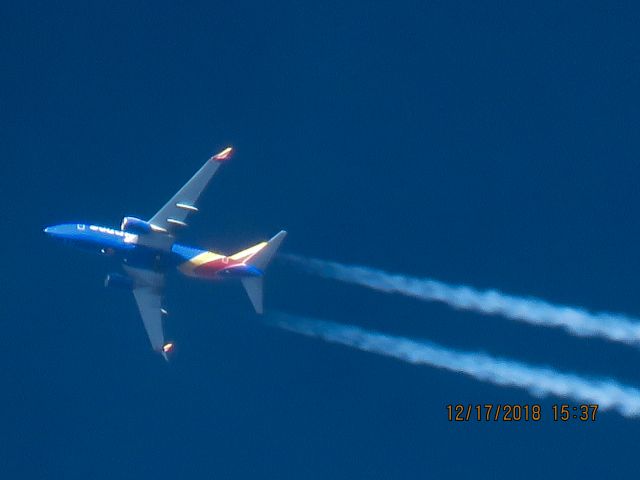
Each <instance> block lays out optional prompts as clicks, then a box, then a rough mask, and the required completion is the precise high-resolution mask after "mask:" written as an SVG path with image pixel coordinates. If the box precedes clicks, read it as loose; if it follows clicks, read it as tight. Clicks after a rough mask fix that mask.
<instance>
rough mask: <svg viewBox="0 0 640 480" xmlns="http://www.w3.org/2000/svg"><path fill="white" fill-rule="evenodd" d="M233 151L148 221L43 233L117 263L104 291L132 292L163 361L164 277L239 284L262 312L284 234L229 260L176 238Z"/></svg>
mask: <svg viewBox="0 0 640 480" xmlns="http://www.w3.org/2000/svg"><path fill="white" fill-rule="evenodd" d="M232 153H233V149H232V147H227V148H225V149H224V150H222V151H221V152H220V153H218V154H216V155H213V156H212V157H211V158H210V159H209V160H207V162H205V164H204V165H203V166H202V167H201V168H200V169H199V170H198V171H197V172H196V174H195V175H194V176H193V177H191V179H190V180H189V181H188V182H187V183H186V184H185V185H184V186H183V187H182V188H181V189H180V190H178V193H176V194H175V195H174V196H173V197H171V199H170V200H169V201H168V202H167V203H166V204H165V205H164V206H163V207H162V208H161V209H160V210H158V212H157V213H156V214H155V215H153V216H152V217H151V218H150V219H149V220H146V221H145V220H141V219H139V218H136V217H128V216H127V217H124V218H123V220H122V223H121V225H120V229H115V228H109V227H103V226H100V225H91V224H84V223H65V224H60V225H53V226H50V227H47V228H45V229H44V232H45V233H46V234H47V235H49V236H51V237H53V238H56V239H60V240H63V241H64V242H65V243H69V244H71V245H73V246H76V247H80V248H82V249H84V250H89V251H93V252H96V253H100V254H101V255H105V256H110V257H114V258H117V259H119V260H121V261H122V267H123V269H124V271H125V274H124V275H123V274H121V273H110V274H108V275H107V276H106V278H105V280H104V285H105V287H114V288H122V289H126V290H131V291H132V292H133V296H134V297H135V300H136V303H137V305H138V309H139V311H140V316H141V317H142V322H143V323H144V327H145V329H146V331H147V335H148V336H149V341H150V342H151V347H152V348H153V350H155V351H156V352H158V353H160V354H161V355H162V356H163V357H164V359H165V360H167V361H168V360H169V358H168V356H167V355H168V354H169V353H170V352H171V350H172V349H173V348H174V344H173V343H172V342H165V339H164V329H163V317H164V316H166V315H167V311H166V310H165V309H164V307H163V292H164V286H165V277H166V275H167V273H168V272H169V271H170V270H171V269H173V268H177V270H178V271H179V272H181V273H182V274H184V275H186V276H189V277H195V278H200V279H206V280H226V279H239V280H240V282H241V283H242V285H243V286H244V289H245V290H246V292H247V295H248V296H249V300H250V301H251V303H252V305H253V307H254V309H255V311H256V312H257V313H258V314H261V313H262V312H263V276H264V273H265V270H266V268H267V266H268V265H269V262H270V261H271V260H272V258H273V256H274V255H275V253H276V251H277V250H278V247H279V246H280V244H281V243H282V241H283V240H284V237H285V236H286V234H287V232H285V231H284V230H282V231H280V232H279V233H278V234H276V235H275V236H274V237H273V238H271V240H269V241H266V242H261V243H258V244H257V245H254V246H252V247H249V248H247V249H245V250H242V251H239V252H238V253H235V254H233V255H224V254H222V253H216V252H211V251H207V250H202V249H199V248H195V247H190V246H186V245H181V244H179V243H177V242H176V236H177V235H178V234H179V232H180V231H181V230H182V229H184V228H185V227H187V223H186V220H187V217H189V215H191V214H192V213H196V212H198V207H197V206H196V204H197V201H198V198H199V197H200V194H201V193H202V192H203V191H204V189H205V188H206V187H207V185H208V184H209V181H210V180H211V178H212V177H213V175H214V174H215V173H216V171H217V170H218V168H219V167H220V165H222V163H224V162H225V161H227V160H228V159H229V158H231V155H232Z"/></svg>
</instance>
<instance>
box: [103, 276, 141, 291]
mask: <svg viewBox="0 0 640 480" xmlns="http://www.w3.org/2000/svg"><path fill="white" fill-rule="evenodd" d="M104 286H105V287H108V288H120V289H122V290H133V287H134V283H133V280H132V279H131V277H127V276H126V275H121V274H119V273H110V274H109V275H107V277H106V278H105V279H104Z"/></svg>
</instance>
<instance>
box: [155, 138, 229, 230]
mask: <svg viewBox="0 0 640 480" xmlns="http://www.w3.org/2000/svg"><path fill="white" fill-rule="evenodd" d="M232 153H233V149H232V148H231V147H227V148H225V149H224V150H222V151H221V152H220V153H218V154H217V155H214V156H213V157H211V158H210V159H209V160H207V162H206V163H205V164H204V165H203V166H202V167H201V168H200V170H198V171H197V172H196V174H195V175H194V176H193V177H191V180H189V181H188V182H187V183H185V184H184V186H183V187H182V188H181V189H180V190H178V193H176V194H175V195H174V196H173V197H171V200H169V201H168V202H167V203H166V205H165V206H164V207H162V208H161V209H160V210H158V212H157V213H156V214H155V215H154V216H153V217H151V219H150V220H149V223H151V224H152V225H153V226H155V227H156V228H158V229H159V230H160V231H163V230H164V231H166V232H168V233H172V232H174V231H175V230H176V229H179V228H181V227H186V226H187V224H186V223H185V220H186V219H187V217H188V216H189V214H190V213H193V212H197V211H198V209H197V207H196V202H197V201H198V198H199V197H200V194H201V193H202V192H203V191H204V189H205V188H206V187H207V185H208V184H209V181H210V180H211V178H212V177H213V175H214V174H215V173H216V170H218V168H219V167H220V165H221V164H222V162H224V161H225V160H227V159H228V158H229V157H231V154H232Z"/></svg>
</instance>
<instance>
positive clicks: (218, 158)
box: [210, 147, 233, 162]
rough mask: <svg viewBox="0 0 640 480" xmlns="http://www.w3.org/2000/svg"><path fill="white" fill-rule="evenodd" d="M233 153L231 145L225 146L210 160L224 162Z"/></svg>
mask: <svg viewBox="0 0 640 480" xmlns="http://www.w3.org/2000/svg"><path fill="white" fill-rule="evenodd" d="M232 155H233V147H227V148H225V149H224V150H222V151H221V152H219V153H216V154H215V155H214V156H213V157H211V159H210V160H212V161H214V162H224V161H225V160H229V159H230V158H231V156H232Z"/></svg>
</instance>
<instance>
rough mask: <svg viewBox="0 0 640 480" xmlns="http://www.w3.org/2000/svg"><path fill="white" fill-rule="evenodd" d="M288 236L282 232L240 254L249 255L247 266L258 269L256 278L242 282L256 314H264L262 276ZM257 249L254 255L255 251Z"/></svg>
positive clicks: (247, 278)
mask: <svg viewBox="0 0 640 480" xmlns="http://www.w3.org/2000/svg"><path fill="white" fill-rule="evenodd" d="M286 236H287V232H285V231H284V230H282V231H281V232H279V233H278V234H277V235H275V236H274V237H273V238H272V239H271V240H269V241H268V242H266V244H265V243H262V244H258V245H256V246H255V247H252V248H250V249H247V250H245V251H244V252H240V254H239V255H245V254H246V253H248V254H249V255H248V257H247V259H246V260H245V262H246V266H250V267H253V268H255V269H256V274H257V275H256V276H250V277H243V278H241V279H240V280H241V281H242V285H243V286H244V289H245V290H246V291H247V295H249V300H251V303H252V304H253V308H255V309H256V313H259V314H260V313H262V312H263V307H262V285H263V279H262V277H261V276H258V275H262V274H263V273H264V271H265V270H266V269H267V266H269V262H271V260H272V259H273V256H274V255H275V254H276V251H277V250H278V247H280V244H281V243H282V241H283V240H284V237H286ZM254 249H257V251H256V252H255V253H254V252H253V250H254Z"/></svg>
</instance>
